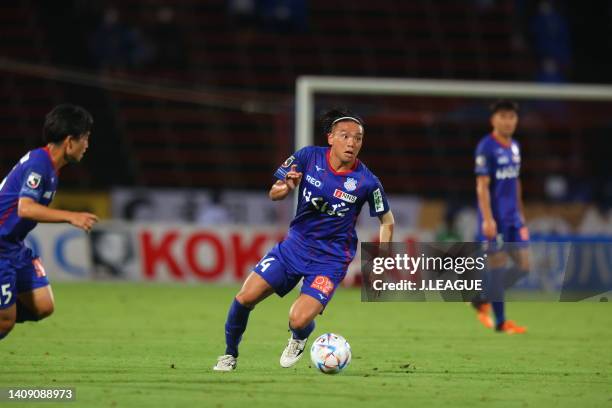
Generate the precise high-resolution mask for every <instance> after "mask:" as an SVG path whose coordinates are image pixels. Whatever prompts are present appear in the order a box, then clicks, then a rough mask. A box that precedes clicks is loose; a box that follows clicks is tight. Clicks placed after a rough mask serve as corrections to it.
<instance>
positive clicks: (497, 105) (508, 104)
mask: <svg viewBox="0 0 612 408" xmlns="http://www.w3.org/2000/svg"><path fill="white" fill-rule="evenodd" d="M489 109H490V110H491V114H492V115H494V114H495V113H497V112H499V111H514V112H515V113H519V104H518V103H516V102H515V101H511V100H510V99H498V100H497V101H495V102H493V103H492V104H491V106H490V107H489Z"/></svg>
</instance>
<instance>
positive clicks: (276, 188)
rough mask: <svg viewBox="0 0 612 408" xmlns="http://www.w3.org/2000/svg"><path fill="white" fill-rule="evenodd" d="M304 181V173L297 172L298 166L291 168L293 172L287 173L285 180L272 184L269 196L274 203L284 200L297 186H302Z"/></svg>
mask: <svg viewBox="0 0 612 408" xmlns="http://www.w3.org/2000/svg"><path fill="white" fill-rule="evenodd" d="M301 180H302V173H301V172H298V171H297V165H295V164H294V165H293V166H291V170H290V171H289V172H287V175H286V176H285V180H276V183H274V184H272V187H271V188H270V192H269V193H268V196H269V197H270V200H272V201H278V200H283V199H284V198H285V197H287V196H288V195H289V193H290V192H291V191H293V190H295V188H296V187H297V186H299V185H300V181H301Z"/></svg>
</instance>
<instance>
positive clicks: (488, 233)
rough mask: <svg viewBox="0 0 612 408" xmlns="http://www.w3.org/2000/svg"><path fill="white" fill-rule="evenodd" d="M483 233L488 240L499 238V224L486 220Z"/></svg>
mask: <svg viewBox="0 0 612 408" xmlns="http://www.w3.org/2000/svg"><path fill="white" fill-rule="evenodd" d="M482 233H483V235H484V236H485V237H487V238H488V239H494V238H495V237H496V236H497V223H496V222H495V220H494V219H484V220H483V221H482Z"/></svg>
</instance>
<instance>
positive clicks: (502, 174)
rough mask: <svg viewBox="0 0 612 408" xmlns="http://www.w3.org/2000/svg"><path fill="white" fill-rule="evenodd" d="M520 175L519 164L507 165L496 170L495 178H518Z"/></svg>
mask: <svg viewBox="0 0 612 408" xmlns="http://www.w3.org/2000/svg"><path fill="white" fill-rule="evenodd" d="M518 176H519V167H518V166H506V167H502V168H500V169H497V171H496V172H495V178H496V179H497V180H505V179H511V178H517V177H518Z"/></svg>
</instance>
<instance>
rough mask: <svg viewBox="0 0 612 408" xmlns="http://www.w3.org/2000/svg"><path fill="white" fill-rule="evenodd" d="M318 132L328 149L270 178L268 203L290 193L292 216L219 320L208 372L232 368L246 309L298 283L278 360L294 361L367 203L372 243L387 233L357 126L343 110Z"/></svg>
mask: <svg viewBox="0 0 612 408" xmlns="http://www.w3.org/2000/svg"><path fill="white" fill-rule="evenodd" d="M324 130H325V133H326V134H327V142H328V144H329V146H330V147H316V146H308V147H305V148H303V149H300V150H299V151H297V152H296V153H295V154H294V155H293V156H291V157H289V158H288V159H287V160H286V161H285V162H284V163H283V164H282V166H281V167H279V168H278V170H276V173H274V176H275V177H276V178H277V179H278V180H277V181H276V183H274V184H273V185H272V188H271V189H270V193H269V196H270V199H272V200H274V201H276V200H282V199H284V198H286V197H287V196H288V195H289V193H290V192H292V191H293V190H294V189H296V188H298V197H299V200H298V206H297V212H296V216H295V218H294V219H293V221H292V222H291V225H290V227H289V232H288V234H287V237H286V238H285V240H284V241H282V242H280V243H279V244H277V245H276V246H275V247H274V248H273V249H272V250H271V251H270V252H268V254H267V255H265V256H264V257H263V258H262V260H261V261H260V262H259V263H258V264H257V265H256V267H255V269H254V271H253V272H251V274H250V275H249V276H248V278H247V279H246V281H245V282H244V285H243V286H242V289H241V290H240V292H239V293H238V295H236V298H235V299H234V301H233V302H232V305H231V307H230V310H229V313H228V316H227V321H226V323H225V340H226V350H225V355H223V356H220V357H219V358H218V360H217V364H216V365H215V367H214V368H213V369H214V370H215V371H231V370H234V369H235V368H236V363H237V358H238V344H239V343H240V340H241V338H242V334H243V333H244V331H245V330H246V326H247V321H248V318H249V314H250V313H251V311H252V310H253V308H254V307H255V306H256V305H257V304H258V303H259V302H261V301H262V300H264V299H265V298H266V297H268V296H270V295H271V294H272V293H276V294H278V295H279V296H285V295H286V294H287V293H289V292H290V291H291V290H292V289H293V288H294V287H295V286H296V285H297V284H298V283H299V281H300V279H302V278H303V279H304V280H303V284H302V288H301V291H300V295H299V296H298V298H297V299H296V300H295V302H293V305H292V306H291V309H290V310H289V329H290V331H291V333H292V335H291V338H290V339H289V343H288V345H287V347H286V348H285V350H284V351H283V353H282V355H281V357H280V365H281V366H282V367H285V368H287V367H291V366H293V365H294V364H296V363H297V362H298V361H299V359H300V358H301V357H302V355H303V352H304V348H305V347H306V342H307V340H308V336H309V335H310V333H312V331H313V330H314V327H315V322H314V319H315V317H316V316H317V315H318V314H321V313H323V310H324V309H325V306H326V305H327V303H328V302H329V301H330V299H331V298H332V296H333V295H334V291H335V290H336V289H337V288H338V285H339V284H340V282H342V279H344V276H345V275H346V272H347V268H348V265H349V263H350V262H351V261H352V260H353V257H354V256H355V251H356V249H357V233H356V231H355V223H356V221H357V216H358V215H359V213H360V211H361V208H362V206H363V205H364V204H365V203H366V202H368V204H369V208H370V215H371V216H372V217H374V216H376V217H378V218H379V219H380V241H381V242H389V241H391V239H392V236H393V223H394V221H393V214H392V213H391V211H390V210H389V205H388V203H387V199H386V197H385V192H384V190H383V187H382V185H381V184H380V181H379V180H378V178H377V177H376V176H375V175H374V174H372V172H371V171H370V170H368V168H367V167H366V166H365V165H364V164H363V163H362V162H360V161H359V160H358V159H357V155H358V154H359V151H360V150H361V146H362V143H363V137H364V127H363V121H362V120H361V118H359V117H358V116H356V115H354V114H352V113H351V112H348V111H338V110H332V111H329V112H328V113H327V114H326V115H325V117H324Z"/></svg>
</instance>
